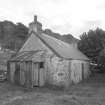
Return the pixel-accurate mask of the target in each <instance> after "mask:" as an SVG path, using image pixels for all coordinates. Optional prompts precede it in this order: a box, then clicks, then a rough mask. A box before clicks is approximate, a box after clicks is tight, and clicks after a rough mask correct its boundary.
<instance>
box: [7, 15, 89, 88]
mask: <svg viewBox="0 0 105 105" xmlns="http://www.w3.org/2000/svg"><path fill="white" fill-rule="evenodd" d="M41 27H42V25H41V23H39V22H37V17H35V19H34V22H32V23H31V24H30V25H29V38H28V39H27V41H26V42H25V43H24V45H23V46H22V48H21V49H20V51H19V52H18V53H17V55H16V56H15V57H13V58H11V59H10V60H9V61H8V80H9V81H11V82H12V83H18V84H20V85H23V86H26V87H31V88H32V87H34V86H44V85H45V84H52V85H56V86H65V87H69V86H70V85H71V84H76V83H78V82H80V81H82V80H83V79H86V78H87V77H88V76H89V74H90V70H89V59H88V58H87V57H86V56H85V55H84V54H83V53H82V52H80V51H79V50H78V49H77V48H76V47H73V46H72V45H70V44H67V43H65V42H63V41H61V40H58V39H56V38H54V37H51V36H49V35H46V34H45V33H43V32H42V28H41Z"/></svg>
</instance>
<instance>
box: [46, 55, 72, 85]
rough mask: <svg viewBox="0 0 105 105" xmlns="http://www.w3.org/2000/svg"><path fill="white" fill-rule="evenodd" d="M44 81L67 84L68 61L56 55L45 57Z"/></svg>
mask: <svg viewBox="0 0 105 105" xmlns="http://www.w3.org/2000/svg"><path fill="white" fill-rule="evenodd" d="M45 65H46V68H45V70H46V81H47V83H49V84H53V85H57V86H67V85H69V79H70V78H69V61H68V60H64V59H61V58H59V57H57V56H56V55H51V56H49V57H47V58H46V64H45Z"/></svg>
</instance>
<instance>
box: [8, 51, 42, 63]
mask: <svg viewBox="0 0 105 105" xmlns="http://www.w3.org/2000/svg"><path fill="white" fill-rule="evenodd" d="M40 51H41V50H37V51H24V52H19V53H18V54H17V55H16V56H14V57H12V58H11V59H10V60H9V61H36V62H38V61H42V59H43V58H42V57H40V56H37V53H38V52H40ZM38 54H40V53H38ZM35 55H36V56H35ZM33 56H34V57H33Z"/></svg>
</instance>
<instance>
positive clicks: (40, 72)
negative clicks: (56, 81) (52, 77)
mask: <svg viewBox="0 0 105 105" xmlns="http://www.w3.org/2000/svg"><path fill="white" fill-rule="evenodd" d="M44 74H45V73H44V68H40V69H39V86H43V85H44V83H45V76H44Z"/></svg>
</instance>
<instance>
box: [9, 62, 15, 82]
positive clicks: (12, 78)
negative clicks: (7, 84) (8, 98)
mask: <svg viewBox="0 0 105 105" xmlns="http://www.w3.org/2000/svg"><path fill="white" fill-rule="evenodd" d="M15 70H16V68H15V63H14V62H11V63H10V81H11V82H12V83H14V82H15V80H14V77H15Z"/></svg>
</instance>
